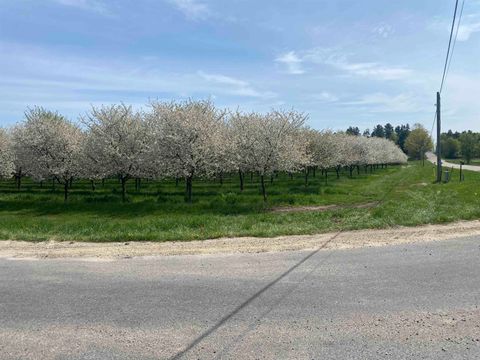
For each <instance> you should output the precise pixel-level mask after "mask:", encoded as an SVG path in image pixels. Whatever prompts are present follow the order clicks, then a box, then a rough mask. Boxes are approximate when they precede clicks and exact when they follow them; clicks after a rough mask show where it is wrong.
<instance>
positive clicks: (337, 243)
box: [0, 220, 480, 261]
mask: <svg viewBox="0 0 480 360" xmlns="http://www.w3.org/2000/svg"><path fill="white" fill-rule="evenodd" d="M475 235H480V221H478V220H475V221H462V222H456V223H451V224H447V225H425V226H417V227H397V228H390V229H383V230H359V231H345V232H338V233H325V234H316V235H298V236H280V237H275V238H254V237H240V238H219V239H211V240H202V241H188V242H186V241H176V242H175V241H174V242H161V243H160V242H159V243H156V242H141V241H139V242H108V243H91V242H61V241H46V242H37V243H33V242H27V241H12V240H4V241H0V258H7V259H12V260H13V259H18V260H21V259H48V258H54V259H55V258H79V259H83V260H91V261H109V260H117V259H125V258H131V257H150V256H169V255H199V254H234V253H261V252H279V251H292V250H307V249H316V248H322V250H328V249H352V248H360V247H374V246H386V245H398V244H408V243H416V242H430V241H441V240H449V239H455V238H460V237H467V236H475Z"/></svg>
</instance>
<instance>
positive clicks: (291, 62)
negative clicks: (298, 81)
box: [275, 51, 305, 75]
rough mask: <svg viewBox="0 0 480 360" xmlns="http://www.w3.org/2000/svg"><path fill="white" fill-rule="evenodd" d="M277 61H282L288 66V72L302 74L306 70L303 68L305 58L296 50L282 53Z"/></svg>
mask: <svg viewBox="0 0 480 360" xmlns="http://www.w3.org/2000/svg"><path fill="white" fill-rule="evenodd" d="M275 61H276V62H279V63H282V64H284V65H285V66H286V68H287V73H289V74H292V75H300V74H303V73H304V72H305V71H304V70H303V68H302V62H303V60H302V59H300V58H299V57H298V55H297V54H296V53H295V51H289V52H287V53H285V54H282V55H280V56H279V57H277V58H276V59H275Z"/></svg>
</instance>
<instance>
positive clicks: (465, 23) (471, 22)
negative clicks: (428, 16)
mask: <svg viewBox="0 0 480 360" xmlns="http://www.w3.org/2000/svg"><path fill="white" fill-rule="evenodd" d="M479 4H480V3H479ZM451 26H452V24H451V20H448V21H447V20H445V19H440V18H437V19H435V20H433V21H432V22H431V23H430V24H429V28H430V29H431V30H433V31H436V32H442V33H445V34H448V33H450V30H451ZM477 32H480V13H473V14H468V15H463V17H462V20H461V22H460V27H459V28H458V37H457V40H458V41H468V40H470V38H471V36H472V35H473V34H475V33H477Z"/></svg>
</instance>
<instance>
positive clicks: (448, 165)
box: [426, 152, 480, 171]
mask: <svg viewBox="0 0 480 360" xmlns="http://www.w3.org/2000/svg"><path fill="white" fill-rule="evenodd" d="M426 155H427V159H428V161H430V162H431V163H433V165H437V155H435V154H434V153H432V152H427V154H426ZM442 166H443V167H445V168H450V169H451V168H454V169H460V164H454V163H450V162H448V161H445V160H442ZM462 169H463V170H469V171H480V166H475V165H462Z"/></svg>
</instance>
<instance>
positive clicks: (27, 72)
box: [0, 0, 480, 131]
mask: <svg viewBox="0 0 480 360" xmlns="http://www.w3.org/2000/svg"><path fill="white" fill-rule="evenodd" d="M454 3H455V1H454V0H421V1H419V0H402V1H394V0H362V1H359V0H329V1H324V0H116V1H113V0H110V1H108V0H0V126H10V125H13V124H15V123H16V122H18V121H21V120H22V119H23V114H24V111H25V110H26V109H27V108H28V107H32V106H35V105H38V106H43V107H46V108H48V109H52V110H57V111H59V112H60V113H62V114H64V115H66V116H67V117H68V118H70V119H72V120H74V121H75V120H77V119H78V117H79V116H80V115H83V114H85V113H86V112H88V111H89V109H91V107H92V106H97V105H102V104H105V105H108V104H112V103H119V102H124V103H126V104H131V105H132V106H134V107H135V108H147V104H148V102H149V101H151V100H156V99H159V100H182V99H187V98H193V99H212V100H213V101H214V102H215V103H216V104H217V105H218V106H219V107H222V108H223V107H225V108H230V109H233V110H236V109H237V108H238V109H240V110H243V111H260V112H266V111H269V110H270V109H272V108H284V109H290V108H292V107H293V108H295V109H296V110H298V111H302V112H305V113H307V114H309V120H308V125H309V126H311V127H312V128H316V129H333V130H338V129H346V128H347V127H348V126H350V125H352V126H358V127H360V128H361V129H362V130H363V129H365V128H370V129H372V128H373V126H374V125H376V124H379V123H380V124H385V123H387V122H390V123H392V124H394V125H398V124H403V123H407V122H408V123H410V124H413V123H421V124H423V125H424V126H425V127H427V129H431V126H432V122H433V117H434V111H435V105H434V104H435V96H436V91H438V89H439V87H440V81H441V75H442V72H443V64H444V61H445V55H446V49H447V45H448V37H449V31H450V25H451V19H452V16H453V9H454ZM479 58H480V0H466V2H465V8H464V12H463V17H462V24H461V26H460V28H459V33H458V41H457V43H456V46H455V51H454V55H453V59H452V63H451V68H450V71H449V73H448V77H447V81H446V85H445V88H444V90H443V92H442V110H443V113H442V117H443V128H444V129H453V130H459V131H461V130H465V129H472V130H476V131H479V130H480V107H479V106H478V102H479V100H480V61H479V60H478V59H479Z"/></svg>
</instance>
